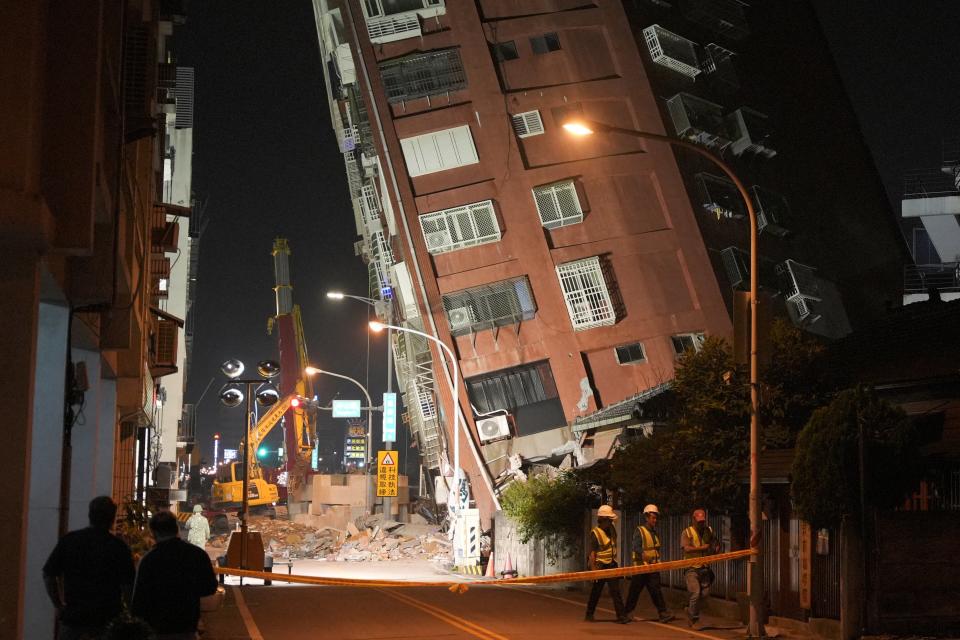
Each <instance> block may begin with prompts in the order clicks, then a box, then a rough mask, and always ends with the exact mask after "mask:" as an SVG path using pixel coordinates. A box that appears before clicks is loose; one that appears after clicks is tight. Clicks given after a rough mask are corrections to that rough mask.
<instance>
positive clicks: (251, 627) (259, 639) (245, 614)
mask: <svg viewBox="0 0 960 640" xmlns="http://www.w3.org/2000/svg"><path fill="white" fill-rule="evenodd" d="M230 588H231V589H233V597H234V599H236V601H237V609H239V610H240V617H241V618H242V619H243V625H244V626H245V627H246V628H247V635H249V636H250V640H263V636H262V635H261V634H260V629H259V628H258V627H257V623H256V622H254V621H253V614H252V613H250V609H248V608H247V603H246V601H245V600H244V599H243V592H242V591H240V587H230Z"/></svg>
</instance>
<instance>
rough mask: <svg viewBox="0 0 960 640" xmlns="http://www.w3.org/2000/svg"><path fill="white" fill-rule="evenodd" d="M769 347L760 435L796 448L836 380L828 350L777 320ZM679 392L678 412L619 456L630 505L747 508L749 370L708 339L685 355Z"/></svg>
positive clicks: (619, 481) (615, 473) (616, 476)
mask: <svg viewBox="0 0 960 640" xmlns="http://www.w3.org/2000/svg"><path fill="white" fill-rule="evenodd" d="M770 348H771V364H770V365H768V366H767V367H765V369H764V371H763V372H762V375H761V382H762V387H761V405H760V411H761V424H762V431H761V434H762V437H763V443H764V444H765V445H766V446H767V447H771V448H784V447H791V446H793V444H794V442H795V440H796V435H797V433H798V432H799V431H800V429H801V428H802V427H803V425H804V424H806V422H807V420H808V419H809V417H810V415H811V414H812V412H813V410H814V409H815V408H816V407H818V406H820V405H821V404H822V403H824V402H825V398H827V397H828V394H829V392H830V391H831V390H832V385H831V382H830V380H829V377H828V376H825V375H824V366H823V358H824V348H823V346H822V345H821V344H820V343H819V342H817V340H816V339H815V338H813V337H812V336H810V335H809V334H807V333H805V332H803V331H801V330H800V329H798V328H796V327H794V326H793V325H792V324H789V323H788V322H786V321H784V320H781V319H778V320H776V321H775V322H774V323H773V324H772V325H771V327H770ZM672 392H673V393H675V394H676V402H675V404H674V406H675V407H676V411H675V415H674V416H673V417H672V418H671V419H670V420H668V423H667V424H666V425H665V426H663V427H660V428H658V429H657V430H656V431H655V432H654V434H653V435H652V436H651V437H649V438H641V439H639V440H636V441H634V442H631V443H628V444H627V445H625V446H624V447H623V448H621V449H620V450H619V451H618V452H617V453H616V454H615V456H614V459H613V464H612V468H611V472H610V479H611V482H612V483H614V485H615V486H616V487H617V488H620V489H621V490H622V491H623V495H624V501H625V503H626V505H627V507H628V508H638V507H641V506H643V504H645V503H647V502H656V503H657V504H658V505H659V506H661V507H662V508H667V509H669V510H671V511H686V510H689V509H691V508H693V507H698V506H703V507H706V508H709V509H718V510H721V511H738V510H741V509H743V508H744V507H745V505H746V489H747V487H746V485H745V484H744V482H743V481H742V477H741V476H742V472H743V470H744V469H745V468H746V466H747V463H748V460H749V451H750V441H749V424H750V388H749V375H748V372H747V369H746V367H745V366H743V365H740V364H737V363H736V362H735V361H734V357H733V353H732V350H731V349H730V345H729V344H728V343H727V342H726V341H724V340H723V339H722V338H716V337H710V338H707V339H706V340H705V341H704V343H703V345H702V346H701V348H700V350H699V351H688V352H687V353H685V354H684V355H683V356H682V357H681V359H680V362H679V364H678V367H677V371H676V377H675V379H674V384H673V391H672Z"/></svg>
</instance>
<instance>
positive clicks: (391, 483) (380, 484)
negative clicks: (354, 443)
mask: <svg viewBox="0 0 960 640" xmlns="http://www.w3.org/2000/svg"><path fill="white" fill-rule="evenodd" d="M397 454H398V452H397V451H377V497H378V498H396V497H397V484H398V475H399V471H398V469H399V465H398V464H397Z"/></svg>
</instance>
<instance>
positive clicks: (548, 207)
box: [533, 180, 583, 229]
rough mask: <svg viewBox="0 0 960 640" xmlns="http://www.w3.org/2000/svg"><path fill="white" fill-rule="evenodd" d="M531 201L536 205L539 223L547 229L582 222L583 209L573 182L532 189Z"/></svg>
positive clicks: (566, 181) (556, 183)
mask: <svg viewBox="0 0 960 640" xmlns="http://www.w3.org/2000/svg"><path fill="white" fill-rule="evenodd" d="M533 201H534V202H535V203H536V205H537V213H538V214H540V222H541V223H542V224H543V226H544V227H546V228H547V229H555V228H557V227H565V226H567V225H569V224H577V223H578V222H583V209H582V208H581V207H580V198H579V197H578V196H577V187H576V185H575V184H574V183H573V180H565V181H563V182H555V183H554V184H547V185H543V186H541V187H536V188H534V190H533Z"/></svg>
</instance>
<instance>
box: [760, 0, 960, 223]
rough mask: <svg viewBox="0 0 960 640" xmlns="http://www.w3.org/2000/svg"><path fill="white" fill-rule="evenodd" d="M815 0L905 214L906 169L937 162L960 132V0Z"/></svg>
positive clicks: (895, 207) (856, 105)
mask: <svg viewBox="0 0 960 640" xmlns="http://www.w3.org/2000/svg"><path fill="white" fill-rule="evenodd" d="M775 1H787V0H775ZM813 3H814V5H815V6H816V9H817V13H818V15H819V16H820V22H821V24H822V26H823V31H824V33H825V34H826V36H827V39H828V40H829V41H830V46H831V48H832V49H833V54H834V59H835V60H836V63H837V67H838V68H839V70H840V74H841V76H842V77H843V79H844V83H845V84H846V87H847V92H848V93H849V95H850V99H851V101H852V102H853V106H854V110H855V111H856V113H857V116H858V118H859V119H860V123H861V130H862V132H863V135H864V137H865V138H866V140H867V145H868V146H869V147H870V151H871V153H872V154H873V157H874V161H875V163H876V165H877V169H878V171H879V172H880V176H881V178H882V179H883V184H884V186H885V187H886V189H887V195H888V196H889V197H890V200H891V204H892V206H893V211H894V213H896V214H899V212H900V195H901V193H902V185H903V174H904V172H905V171H909V170H912V169H924V168H932V167H936V166H938V164H939V162H940V144H941V141H942V139H944V138H956V137H957V136H960V2H957V1H956V0H923V1H921V2H917V1H916V0H813Z"/></svg>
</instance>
